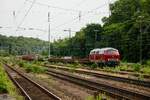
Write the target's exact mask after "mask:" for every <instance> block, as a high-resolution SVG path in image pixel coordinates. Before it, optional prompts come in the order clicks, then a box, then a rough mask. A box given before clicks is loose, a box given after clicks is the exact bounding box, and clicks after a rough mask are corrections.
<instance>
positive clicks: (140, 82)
mask: <svg viewBox="0 0 150 100" xmlns="http://www.w3.org/2000/svg"><path fill="white" fill-rule="evenodd" d="M46 67H51V68H57V69H61V70H65V71H68V70H70V69H69V68H64V67H55V66H52V65H50V66H46ZM74 71H75V72H76V73H81V74H87V75H92V76H95V77H97V78H103V79H109V80H115V81H120V82H125V83H129V84H135V85H140V86H144V87H148V88H150V81H144V80H137V79H131V78H125V77H119V76H112V75H107V74H102V73H96V72H93V71H88V70H80V69H74Z"/></svg>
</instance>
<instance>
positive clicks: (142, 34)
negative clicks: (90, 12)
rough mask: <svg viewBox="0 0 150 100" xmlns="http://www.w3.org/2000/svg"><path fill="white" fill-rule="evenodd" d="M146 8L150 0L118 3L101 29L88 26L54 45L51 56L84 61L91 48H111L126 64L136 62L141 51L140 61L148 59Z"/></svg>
mask: <svg viewBox="0 0 150 100" xmlns="http://www.w3.org/2000/svg"><path fill="white" fill-rule="evenodd" d="M149 8H150V0H118V1H116V2H115V3H114V4H111V5H110V10H111V15H110V16H109V17H104V18H103V19H102V21H103V23H104V25H103V26H101V25H100V24H88V25H87V26H86V27H84V28H82V29H81V30H80V31H79V32H77V33H76V35H75V37H72V38H70V39H64V40H59V41H56V42H54V43H53V44H52V54H53V55H55V56H69V55H71V56H76V57H87V56H88V53H89V52H90V50H91V49H93V48H102V47H114V48H117V49H118V50H119V51H120V53H121V58H122V59H123V60H125V61H130V62H138V61H139V60H140V53H141V51H142V59H143V61H145V60H147V59H150V9H149ZM141 41H142V42H141ZM141 44H142V45H141ZM140 50H141V51H140Z"/></svg>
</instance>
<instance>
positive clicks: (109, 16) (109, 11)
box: [108, 0, 111, 17]
mask: <svg viewBox="0 0 150 100" xmlns="http://www.w3.org/2000/svg"><path fill="white" fill-rule="evenodd" d="M108 8H109V17H110V15H111V11H110V0H108Z"/></svg>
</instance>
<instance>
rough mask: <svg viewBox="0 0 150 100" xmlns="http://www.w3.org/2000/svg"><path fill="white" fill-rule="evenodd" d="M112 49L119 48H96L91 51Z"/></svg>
mask: <svg viewBox="0 0 150 100" xmlns="http://www.w3.org/2000/svg"><path fill="white" fill-rule="evenodd" d="M110 49H113V50H117V49H115V48H111V47H106V48H101V49H100V48H96V49H93V50H91V51H104V50H110Z"/></svg>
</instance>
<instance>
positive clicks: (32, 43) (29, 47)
mask: <svg viewBox="0 0 150 100" xmlns="http://www.w3.org/2000/svg"><path fill="white" fill-rule="evenodd" d="M46 46H47V43H46V42H45V41H42V40H39V39H34V38H25V37H6V36H2V35H0V55H1V56H8V55H23V54H30V53H40V54H46V55H47V53H46V52H47V51H46V50H47V49H46V48H47V47H46Z"/></svg>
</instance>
